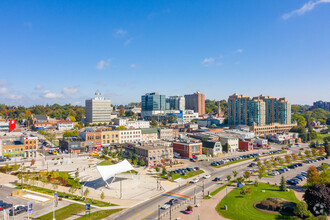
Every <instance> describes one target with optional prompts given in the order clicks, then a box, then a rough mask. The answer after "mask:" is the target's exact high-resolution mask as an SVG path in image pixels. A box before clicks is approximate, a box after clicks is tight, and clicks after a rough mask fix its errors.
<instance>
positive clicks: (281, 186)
mask: <svg viewBox="0 0 330 220" xmlns="http://www.w3.org/2000/svg"><path fill="white" fill-rule="evenodd" d="M280 190H281V191H286V184H285V179H284V176H283V175H282V177H281V184H280Z"/></svg>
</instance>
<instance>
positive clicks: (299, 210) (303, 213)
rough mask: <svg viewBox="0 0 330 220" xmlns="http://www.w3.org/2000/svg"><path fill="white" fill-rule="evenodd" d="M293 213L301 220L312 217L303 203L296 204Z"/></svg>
mask: <svg viewBox="0 0 330 220" xmlns="http://www.w3.org/2000/svg"><path fill="white" fill-rule="evenodd" d="M293 213H294V214H295V215H296V216H299V217H301V218H302V219H305V218H309V217H311V216H312V213H311V212H310V211H309V210H308V205H307V203H306V202H303V201H300V202H298V203H297V205H296V207H295V209H294V211H293Z"/></svg>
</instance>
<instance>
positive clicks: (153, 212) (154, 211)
mask: <svg viewBox="0 0 330 220" xmlns="http://www.w3.org/2000/svg"><path fill="white" fill-rule="evenodd" d="M154 212H155V211H151V212H149V213H148V214H147V215H146V216H144V217H142V218H140V219H138V220H141V219H145V218H146V217H148V216H149V215H151V214H152V213H154Z"/></svg>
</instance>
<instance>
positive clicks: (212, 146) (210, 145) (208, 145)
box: [202, 141, 222, 157]
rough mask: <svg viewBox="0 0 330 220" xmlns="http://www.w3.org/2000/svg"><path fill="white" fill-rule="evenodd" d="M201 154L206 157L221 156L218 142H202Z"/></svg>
mask: <svg viewBox="0 0 330 220" xmlns="http://www.w3.org/2000/svg"><path fill="white" fill-rule="evenodd" d="M202 146H203V154H206V155H207V156H215V157H216V156H219V155H220V154H222V145H221V142H220V141H203V145H202Z"/></svg>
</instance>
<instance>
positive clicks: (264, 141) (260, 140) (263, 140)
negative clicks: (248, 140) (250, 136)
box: [254, 138, 268, 146]
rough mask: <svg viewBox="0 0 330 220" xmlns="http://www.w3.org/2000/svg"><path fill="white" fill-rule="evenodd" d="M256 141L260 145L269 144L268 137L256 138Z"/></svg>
mask: <svg viewBox="0 0 330 220" xmlns="http://www.w3.org/2000/svg"><path fill="white" fill-rule="evenodd" d="M254 143H255V144H257V145H259V146H266V145H268V140H267V139H262V138H258V139H255V140H254Z"/></svg>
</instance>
